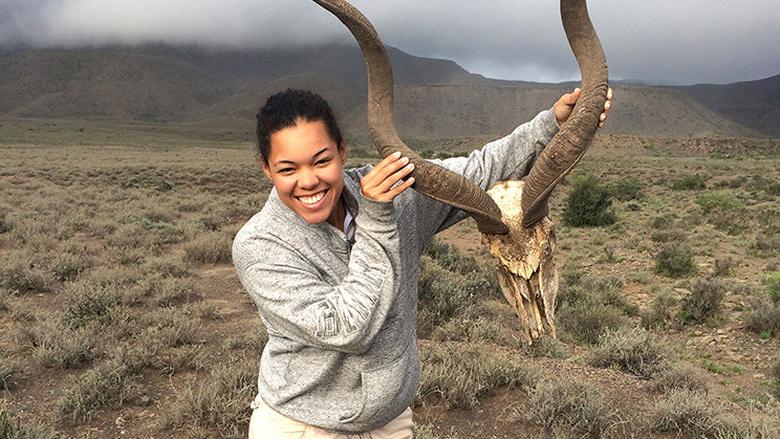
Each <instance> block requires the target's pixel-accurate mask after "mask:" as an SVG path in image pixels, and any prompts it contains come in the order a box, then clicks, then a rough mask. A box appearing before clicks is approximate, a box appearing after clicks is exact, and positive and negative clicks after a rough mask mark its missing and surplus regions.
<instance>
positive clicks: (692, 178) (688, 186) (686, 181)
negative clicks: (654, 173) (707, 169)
mask: <svg viewBox="0 0 780 439" xmlns="http://www.w3.org/2000/svg"><path fill="white" fill-rule="evenodd" d="M708 179H709V177H708V176H706V175H699V174H694V175H685V176H683V177H681V178H679V179H677V180H675V181H673V182H672V186H671V187H672V190H675V191H694V190H702V189H706V188H707V180H708Z"/></svg>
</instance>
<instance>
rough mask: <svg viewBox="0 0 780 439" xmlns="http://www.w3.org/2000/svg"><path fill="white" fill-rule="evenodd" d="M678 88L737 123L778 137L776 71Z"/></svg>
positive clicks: (778, 82) (778, 84) (779, 87)
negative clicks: (749, 78) (746, 78)
mask: <svg viewBox="0 0 780 439" xmlns="http://www.w3.org/2000/svg"><path fill="white" fill-rule="evenodd" d="M678 89H679V90H681V91H682V92H684V93H686V94H687V95H689V96H691V97H692V98H693V99H695V100H696V101H698V102H700V103H701V104H702V105H704V106H705V107H707V108H708V109H710V110H712V111H714V112H716V113H719V114H722V115H724V116H726V117H727V118H729V119H731V120H733V121H735V122H737V123H739V124H741V125H744V126H746V127H748V128H752V129H754V130H756V131H759V132H762V133H765V134H769V135H772V136H775V137H780V104H778V103H780V75H776V76H772V77H770V78H766V79H761V80H757V81H749V82H737V83H734V84H727V85H707V84H700V85H692V86H688V87H678Z"/></svg>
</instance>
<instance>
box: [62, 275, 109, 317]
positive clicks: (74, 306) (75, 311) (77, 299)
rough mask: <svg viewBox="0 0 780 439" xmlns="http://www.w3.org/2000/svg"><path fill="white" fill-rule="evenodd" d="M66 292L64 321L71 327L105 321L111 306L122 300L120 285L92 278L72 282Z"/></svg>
mask: <svg viewBox="0 0 780 439" xmlns="http://www.w3.org/2000/svg"><path fill="white" fill-rule="evenodd" d="M66 294H67V295H68V299H67V301H66V304H65V309H64V310H63V313H62V322H63V323H64V325H65V326H67V327H70V328H80V327H82V326H85V325H86V324H88V323H90V322H97V323H105V322H106V319H107V318H108V316H109V312H110V310H111V308H113V307H114V306H117V305H119V304H120V303H121V301H122V296H121V290H120V287H119V286H118V285H116V284H111V283H108V284H105V283H102V282H94V281H90V280H87V281H84V282H77V283H74V284H71V285H70V286H69V287H68V288H67V291H66Z"/></svg>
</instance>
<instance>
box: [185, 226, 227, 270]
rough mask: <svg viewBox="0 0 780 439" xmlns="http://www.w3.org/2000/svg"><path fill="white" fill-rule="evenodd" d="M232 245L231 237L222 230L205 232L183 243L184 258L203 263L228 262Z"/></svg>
mask: <svg viewBox="0 0 780 439" xmlns="http://www.w3.org/2000/svg"><path fill="white" fill-rule="evenodd" d="M232 246H233V239H232V237H231V236H228V235H227V234H225V233H224V232H206V233H204V234H202V235H199V236H197V237H195V239H193V240H191V241H189V242H187V243H186V244H185V246H184V254H185V260H187V261H188V262H198V263H203V264H216V263H220V262H230V258H231V249H232Z"/></svg>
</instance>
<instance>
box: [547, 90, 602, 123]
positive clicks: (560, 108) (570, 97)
mask: <svg viewBox="0 0 780 439" xmlns="http://www.w3.org/2000/svg"><path fill="white" fill-rule="evenodd" d="M580 92H581V90H580V89H579V88H575V89H574V91H573V92H571V93H566V94H565V95H563V96H561V98H560V99H558V102H556V103H555V105H554V106H553V108H554V109H555V118H556V119H557V120H558V125H562V124H563V123H564V122H566V121H567V120H569V116H571V112H572V111H574V105H575V104H576V103H577V99H579V98H580ZM611 107H612V89H611V88H609V89H607V101H606V102H604V112H603V113H601V116H599V128H601V127H603V126H604V122H605V121H606V120H607V113H609V109H610V108H611Z"/></svg>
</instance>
